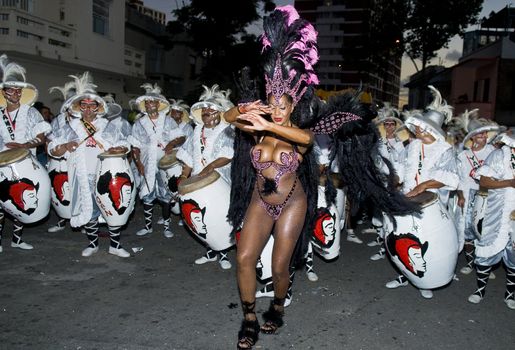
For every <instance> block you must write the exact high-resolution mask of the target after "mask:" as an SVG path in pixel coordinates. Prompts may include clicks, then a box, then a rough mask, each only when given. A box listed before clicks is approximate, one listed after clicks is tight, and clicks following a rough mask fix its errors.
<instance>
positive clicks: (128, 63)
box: [124, 60, 132, 66]
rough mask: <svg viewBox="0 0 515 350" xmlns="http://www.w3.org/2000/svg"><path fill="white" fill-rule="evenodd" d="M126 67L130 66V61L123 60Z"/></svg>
mask: <svg viewBox="0 0 515 350" xmlns="http://www.w3.org/2000/svg"><path fill="white" fill-rule="evenodd" d="M124 62H125V65H126V66H132V61H131V60H124Z"/></svg>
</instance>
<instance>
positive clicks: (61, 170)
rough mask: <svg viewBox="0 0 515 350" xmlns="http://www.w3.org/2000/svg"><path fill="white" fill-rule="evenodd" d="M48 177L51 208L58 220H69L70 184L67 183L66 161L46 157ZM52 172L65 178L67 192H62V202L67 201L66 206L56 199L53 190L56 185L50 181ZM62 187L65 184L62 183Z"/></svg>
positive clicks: (70, 213)
mask: <svg viewBox="0 0 515 350" xmlns="http://www.w3.org/2000/svg"><path fill="white" fill-rule="evenodd" d="M47 167H48V175H49V177H50V182H51V183H52V191H50V193H51V198H50V199H51V202H52V207H53V208H54V210H55V212H56V213H57V215H58V216H59V217H60V218H63V219H70V218H71V217H72V208H71V205H70V203H71V187H70V183H69V181H68V164H67V162H66V159H64V158H59V159H58V158H54V157H48V165H47ZM52 172H56V173H57V174H60V175H63V176H66V179H67V180H66V181H65V183H66V186H67V187H68V189H69V190H68V191H67V192H64V191H63V201H68V204H64V203H63V202H62V201H61V200H59V198H58V197H57V194H56V190H57V189H55V186H56V184H55V183H54V181H53V179H52V176H51V174H52ZM63 186H65V184H64V183H63Z"/></svg>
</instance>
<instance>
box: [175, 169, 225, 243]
mask: <svg viewBox="0 0 515 350" xmlns="http://www.w3.org/2000/svg"><path fill="white" fill-rule="evenodd" d="M230 193H231V187H230V186H229V184H228V183H227V182H225V180H224V179H223V178H222V177H219V178H218V179H217V180H216V181H215V182H213V183H211V184H209V185H207V186H205V187H203V188H200V189H198V190H196V191H193V192H189V193H186V194H184V195H180V200H181V213H182V215H183V216H184V210H183V209H182V206H183V202H184V201H186V200H188V199H191V200H193V201H195V202H196V203H197V204H198V206H199V207H200V208H201V209H203V208H205V212H204V217H203V223H204V224H205V231H206V235H205V236H206V237H205V238H203V237H202V236H201V235H199V234H198V233H196V230H195V228H193V227H190V226H189V222H190V221H191V220H188V219H186V218H184V217H183V219H184V223H185V224H186V225H188V227H189V228H190V230H191V232H192V233H193V234H195V235H196V236H197V237H198V238H199V239H200V240H201V241H203V242H205V243H206V244H207V245H208V246H209V247H210V248H211V249H213V250H216V251H220V250H224V249H227V248H230V247H232V246H233V245H234V239H232V238H231V231H232V226H231V225H230V224H229V222H228V221H227V212H228V211H229V201H230Z"/></svg>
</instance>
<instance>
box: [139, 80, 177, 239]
mask: <svg viewBox="0 0 515 350" xmlns="http://www.w3.org/2000/svg"><path fill="white" fill-rule="evenodd" d="M141 87H142V88H144V89H145V94H144V95H142V96H140V97H138V98H137V99H136V105H137V106H138V109H139V110H140V112H141V113H143V115H142V117H140V118H139V119H138V120H136V122H135V123H134V126H133V128H132V135H131V136H130V137H129V141H130V143H131V145H132V147H133V159H134V162H135V164H136V167H137V168H138V172H139V174H140V175H141V181H140V186H139V197H140V199H142V200H143V212H144V216H145V227H144V228H142V229H141V230H139V231H138V232H136V235H138V236H144V235H147V234H150V233H152V232H153V230H152V211H153V208H154V201H155V200H156V198H157V200H158V201H159V202H160V203H161V206H162V210H163V219H164V231H163V234H164V236H165V237H166V238H172V237H173V232H172V229H171V227H170V201H171V199H172V198H171V195H170V193H169V192H168V190H167V184H165V183H162V181H161V178H160V177H159V176H157V174H158V172H159V169H158V167H157V165H158V163H159V160H160V159H161V158H162V157H163V156H164V155H165V154H170V153H172V151H173V150H174V149H175V148H177V147H178V146H180V145H182V144H183V143H184V141H185V136H184V133H183V131H182V130H181V129H180V128H179V127H178V126H177V123H176V122H175V121H174V120H173V119H172V118H167V114H168V110H169V108H170V103H169V102H168V101H167V100H166V98H165V97H164V96H163V95H161V88H160V87H159V86H157V84H155V85H154V86H152V84H143V85H142V86H141Z"/></svg>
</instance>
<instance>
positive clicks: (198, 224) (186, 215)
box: [181, 199, 207, 239]
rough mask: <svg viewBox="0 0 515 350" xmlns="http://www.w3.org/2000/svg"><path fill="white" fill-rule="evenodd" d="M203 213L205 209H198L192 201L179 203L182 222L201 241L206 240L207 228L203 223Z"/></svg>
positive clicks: (187, 200) (196, 204)
mask: <svg viewBox="0 0 515 350" xmlns="http://www.w3.org/2000/svg"><path fill="white" fill-rule="evenodd" d="M205 213H206V208H205V207H204V208H200V206H199V205H198V203H197V202H195V201H194V200H193V199H186V200H185V201H181V214H182V218H183V220H184V222H185V223H186V225H188V227H189V229H190V230H191V231H192V232H193V233H195V234H197V235H198V236H200V237H201V238H203V239H206V236H207V227H206V224H205V223H204V215H205Z"/></svg>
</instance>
